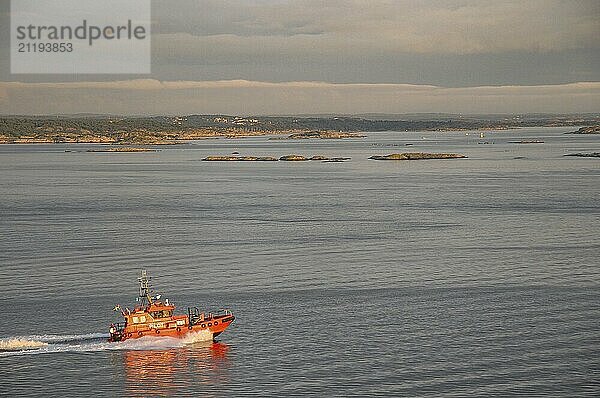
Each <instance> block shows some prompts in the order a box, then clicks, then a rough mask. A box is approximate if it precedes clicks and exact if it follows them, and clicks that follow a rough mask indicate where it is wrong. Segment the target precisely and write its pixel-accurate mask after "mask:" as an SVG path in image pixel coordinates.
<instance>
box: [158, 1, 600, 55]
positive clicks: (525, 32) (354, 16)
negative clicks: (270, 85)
mask: <svg viewBox="0 0 600 398" xmlns="http://www.w3.org/2000/svg"><path fill="white" fill-rule="evenodd" d="M155 4H156V5H155V15H156V18H157V21H158V23H157V24H156V29H155V32H156V33H158V34H159V35H162V34H166V35H173V34H183V35H182V37H188V41H187V42H186V44H190V42H191V41H193V39H192V38H196V39H197V40H198V42H197V44H196V46H198V47H201V48H207V46H210V45H213V44H221V45H224V46H228V45H232V44H234V47H232V50H234V51H237V50H238V48H239V47H240V46H242V47H246V46H248V47H250V48H256V47H257V43H258V42H260V43H261V44H262V46H266V47H270V46H272V47H274V48H276V49H277V50H278V51H279V50H281V48H282V47H283V46H282V43H286V44H287V45H288V47H289V48H291V49H294V48H296V47H298V48H299V49H300V50H301V51H306V50H307V49H311V50H312V51H314V52H318V53H320V54H321V53H323V52H324V51H325V53H329V51H331V50H333V51H334V52H335V51H337V50H339V49H340V48H342V49H345V48H347V49H353V50H355V51H357V52H360V53H363V54H364V53H365V51H366V52H367V53H372V52H376V51H394V52H406V53H438V54H439V53H448V54H472V53H495V52H504V51H533V52H545V51H562V50H569V49H579V48H597V47H598V43H597V38H598V33H600V22H599V20H598V16H599V12H600V6H599V3H598V2H597V1H595V0H583V1H562V0H528V1H513V0H497V1H480V0H477V1H476V0H471V1H451V2H449V1H431V0H423V1H418V2H415V1H406V0H404V1H402V0H398V1H389V0H370V1H340V0H329V1H322V0H321V1H319V0H296V1H247V0H246V1H232V0H218V1H217V0H210V1H189V0H186V1H180V2H178V3H177V7H176V9H174V8H175V7H174V6H173V3H172V2H158V3H155ZM188 35H189V36H188ZM169 37H173V36H169ZM207 37H212V38H211V39H210V40H208V39H207ZM232 37H235V38H236V39H235V40H233V39H232ZM286 39H287V40H286ZM271 42H272V43H271ZM225 49H226V48H223V47H221V50H225Z"/></svg>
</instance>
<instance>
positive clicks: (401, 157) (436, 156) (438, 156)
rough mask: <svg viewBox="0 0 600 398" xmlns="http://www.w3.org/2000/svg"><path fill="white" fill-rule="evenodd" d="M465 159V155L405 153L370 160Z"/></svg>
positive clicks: (376, 156) (379, 156) (374, 156)
mask: <svg viewBox="0 0 600 398" xmlns="http://www.w3.org/2000/svg"><path fill="white" fill-rule="evenodd" d="M460 158H466V156H465V155H460V154H458V153H424V152H405V153H392V154H390V155H373V156H371V157H370V158H369V159H372V160H424V159H460Z"/></svg>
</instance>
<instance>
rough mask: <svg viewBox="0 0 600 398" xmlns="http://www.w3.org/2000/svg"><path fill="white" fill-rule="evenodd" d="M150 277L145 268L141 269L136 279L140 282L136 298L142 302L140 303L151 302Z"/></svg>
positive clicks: (148, 303) (147, 303) (146, 303)
mask: <svg viewBox="0 0 600 398" xmlns="http://www.w3.org/2000/svg"><path fill="white" fill-rule="evenodd" d="M150 279H152V278H149V277H148V275H147V273H146V270H142V272H141V274H140V277H139V278H138V281H139V282H140V296H139V297H138V300H139V301H140V302H141V303H142V305H150V304H152V296H151V295H150Z"/></svg>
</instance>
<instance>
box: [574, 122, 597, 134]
mask: <svg viewBox="0 0 600 398" xmlns="http://www.w3.org/2000/svg"><path fill="white" fill-rule="evenodd" d="M567 134H600V124H599V125H595V126H585V127H582V128H580V129H579V130H577V131H571V132H570V133H567Z"/></svg>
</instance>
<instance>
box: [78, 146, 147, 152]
mask: <svg viewBox="0 0 600 398" xmlns="http://www.w3.org/2000/svg"><path fill="white" fill-rule="evenodd" d="M86 152H156V149H152V148H135V147H112V148H101V149H88V150H87V151H86Z"/></svg>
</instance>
